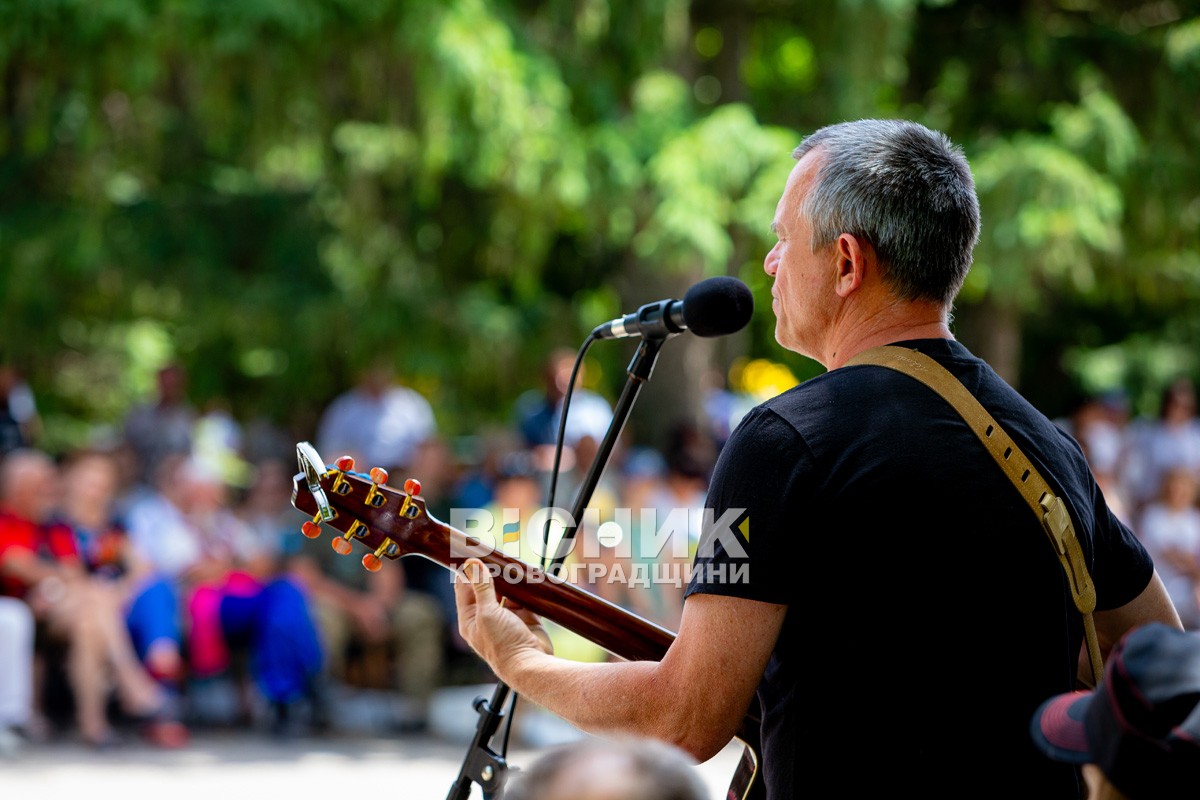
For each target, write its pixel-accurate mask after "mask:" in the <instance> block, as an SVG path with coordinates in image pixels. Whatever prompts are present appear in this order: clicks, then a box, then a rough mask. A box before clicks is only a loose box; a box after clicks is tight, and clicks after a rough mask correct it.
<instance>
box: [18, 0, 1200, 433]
mask: <svg viewBox="0 0 1200 800" xmlns="http://www.w3.org/2000/svg"><path fill="white" fill-rule="evenodd" d="M1198 78H1200V19H1198V17H1197V8H1196V3H1195V2H1192V1H1191V0H1166V1H1165V2H1137V1H1136V0H1127V1H1125V2H1117V1H1116V0H1113V1H1112V2H1102V1H1100V0H1097V1H1095V2H1079V1H1078V0H1023V1H1022V2H1019V3H1009V4H995V3H990V2H984V0H959V1H958V2H952V1H951V0H937V1H935V0H831V2H820V3H818V2H809V1H808V0H806V1H805V2H788V1H787V0H747V2H743V3H736V4H731V3H723V2H718V1H717V0H640V1H639V2H633V0H549V1H548V2H542V3H531V2H528V0H491V2H485V0H445V2H439V3H428V2H419V1H418V0H390V1H388V2H378V1H377V0H293V1H292V2H288V3H281V2H278V1H277V0H244V1H243V2H241V3H237V4H232V5H231V4H229V3H224V2H217V0H186V1H185V0H120V2H109V3H104V4H100V5H96V4H92V3H85V2H82V0H55V2H45V0H10V2H8V3H5V4H4V5H3V6H0V107H2V108H3V110H4V115H3V120H2V122H0V268H2V269H3V276H2V279H0V286H2V290H0V291H2V292H3V294H2V303H3V314H2V315H0V337H2V338H0V342H2V344H3V347H4V348H5V351H6V355H7V356H9V357H10V358H11V359H13V360H14V361H15V362H16V363H19V364H20V365H22V368H23V370H24V372H25V373H26V375H27V377H28V378H29V381H30V384H31V385H32V386H33V387H34V390H35V392H36V393H37V394H38V395H39V398H40V400H41V406H42V410H43V412H44V415H45V420H46V435H47V439H48V441H49V442H51V443H53V444H54V445H55V446H66V445H67V444H70V443H73V442H77V441H79V440H81V439H82V438H84V437H86V436H88V435H92V434H91V433H90V432H91V431H93V429H94V428H95V426H96V425H97V424H108V425H113V424H115V422H116V421H117V420H118V419H119V417H120V415H121V413H122V412H123V410H124V409H125V408H127V407H128V406H129V404H130V403H132V402H133V401H134V400H135V399H137V398H138V397H139V396H140V395H141V394H142V393H144V392H146V391H148V389H149V387H150V379H151V376H152V375H153V372H154V369H155V368H156V367H157V366H158V365H159V364H161V363H163V362H164V361H166V360H167V359H170V358H178V359H180V360H182V361H184V362H185V363H186V364H187V365H188V367H189V370H190V373H191V375H192V376H193V380H192V387H193V391H194V393H195V394H196V397H195V398H194V399H195V400H196V401H198V402H203V401H205V400H207V399H209V398H215V397H225V398H228V399H229V400H230V402H231V403H232V405H233V408H234V411H235V413H237V414H238V415H239V416H241V417H243V418H249V417H252V416H260V415H261V416H264V417H266V418H269V419H272V420H274V421H276V422H277V423H279V424H282V425H284V426H286V427H287V428H288V429H289V432H290V433H292V434H293V435H295V436H296V437H305V436H308V435H310V433H311V429H312V425H313V423H314V421H315V419H316V416H317V414H319V412H320V409H321V408H322V407H323V406H324V404H325V403H326V402H327V401H328V399H329V398H331V397H332V396H333V395H334V394H335V393H337V392H338V391H340V390H341V389H343V388H344V387H345V386H347V385H348V384H349V383H350V381H351V380H352V377H353V374H354V372H355V370H356V368H357V366H358V365H359V364H360V363H362V362H363V361H364V360H366V359H368V358H371V357H374V356H377V355H379V354H384V355H389V356H390V357H392V358H393V359H394V360H395V363H396V364H397V366H398V367H399V369H400V372H401V374H403V375H404V376H405V378H406V379H407V380H408V381H410V382H411V383H412V384H413V385H415V386H417V387H418V388H419V389H421V390H422V391H424V392H425V393H426V394H427V395H428V396H429V397H430V399H431V400H432V401H433V402H434V404H435V407H436V408H437V410H438V414H439V418H440V420H441V422H442V425H443V428H444V429H445V430H447V431H448V432H451V433H469V432H471V431H473V430H475V429H477V428H478V427H480V426H481V425H484V424H488V423H495V422H503V421H506V420H507V419H508V414H509V408H510V404H511V401H512V400H513V399H514V398H515V397H516V396H517V394H519V392H520V391H521V390H523V389H525V388H527V387H528V386H529V385H531V384H532V383H534V382H536V380H537V378H536V376H537V374H538V372H537V370H538V365H539V364H540V362H541V360H542V359H543V358H544V356H545V353H547V352H549V350H550V349H551V348H552V347H553V346H556V345H568V346H573V345H575V344H577V343H578V342H580V341H582V339H583V336H584V335H585V334H586V332H587V331H588V330H589V329H590V328H591V327H592V326H594V325H595V324H597V323H598V322H601V321H603V320H606V319H609V318H611V317H613V316H616V315H617V314H619V313H621V312H623V311H626V310H629V309H631V308H634V307H636V306H637V305H640V304H641V303H643V302H647V301H649V300H654V299H658V298H659V297H663V296H681V295H682V292H683V291H685V290H686V288H687V286H688V285H690V284H691V283H693V282H694V281H696V280H698V279H700V278H703V277H705V276H708V275H713V274H720V273H730V274H735V275H738V276H740V277H742V278H743V279H745V280H746V281H747V282H748V283H749V284H750V285H751V287H752V289H753V290H754V291H755V294H756V297H758V298H760V299H763V300H764V302H762V303H760V310H759V313H758V314H757V315H756V317H755V319H754V320H753V321H752V323H751V325H750V326H749V328H748V329H747V331H746V332H744V333H743V334H740V335H738V336H734V337H728V338H726V339H723V340H709V341H704V340H698V339H696V338H695V337H680V338H679V339H677V340H676V341H674V342H672V343H671V345H670V346H669V349H668V350H667V351H664V357H663V359H661V360H660V371H659V372H656V378H655V381H654V382H653V384H652V386H653V391H651V392H648V393H647V395H646V397H645V399H644V401H643V402H642V408H641V409H640V413H639V418H638V419H637V420H636V421H635V422H636V426H635V427H636V432H637V433H638V435H639V436H643V437H646V438H653V437H654V436H655V435H656V433H657V431H656V426H665V425H666V424H667V423H668V422H669V421H670V419H669V417H668V415H667V413H666V412H668V411H669V412H671V415H674V414H676V413H678V414H685V415H686V414H694V413H696V411H697V409H698V402H699V396H700V393H699V392H698V391H693V388H694V387H699V385H700V381H701V380H702V376H703V375H705V374H707V373H708V371H709V368H712V367H715V368H716V369H717V370H721V369H724V368H725V367H726V366H728V365H729V364H730V363H731V362H732V361H733V358H734V357H735V356H739V355H748V356H752V357H753V356H764V355H765V356H768V357H771V358H776V359H779V360H780V361H781V362H782V363H783V364H785V365H786V366H787V367H788V368H789V369H790V370H791V371H792V372H793V373H794V374H795V375H796V376H797V377H799V378H800V379H803V378H804V377H806V376H808V375H812V374H815V373H816V372H817V371H819V367H818V366H817V365H815V364H813V363H812V362H809V361H807V360H806V359H802V358H800V357H799V356H794V355H792V354H787V353H783V352H781V351H780V350H779V349H778V347H777V346H775V345H774V343H773V341H772V331H773V320H771V319H770V314H769V313H768V312H766V311H765V310H764V309H765V298H766V297H767V296H768V293H767V292H768V290H767V284H768V281H767V279H766V277H765V276H764V275H763V273H762V270H761V259H762V256H763V255H764V254H765V252H766V250H767V249H768V248H769V246H770V244H771V241H770V235H769V229H768V225H769V222H770V219H771V216H772V213H773V209H774V206H775V202H776V201H777V199H778V195H779V192H780V190H781V187H782V185H783V180H784V176H785V175H786V173H787V170H788V169H789V168H790V165H791V161H790V157H789V154H790V151H791V149H792V148H793V147H794V146H795V144H797V143H798V141H799V139H800V137H801V136H802V134H803V133H804V132H807V131H811V130H812V129H814V128H816V127H818V126H820V125H823V124H826V123H829V122H834V121H837V120H840V119H847V118H853V117H860V116H867V115H872V116H907V117H911V118H914V119H918V120H920V121H923V122H926V123H928V124H931V125H933V126H935V127H938V128H941V129H943V130H946V131H947V132H948V133H949V134H950V135H951V136H952V137H953V138H954V139H955V140H956V141H958V142H960V143H961V144H963V146H964V147H965V148H966V150H967V153H968V155H969V156H970V158H971V159H972V163H973V164H974V166H975V169H976V172H977V179H978V183H979V188H980V193H981V197H982V201H983V204H984V209H983V210H984V221H985V223H984V224H985V227H984V234H983V240H982V242H981V244H980V249H979V252H978V259H977V265H976V268H975V270H974V271H973V274H972V276H971V279H970V282H969V283H968V286H967V288H966V290H965V292H964V295H963V297H962V299H961V302H960V304H959V308H958V322H957V330H958V333H959V335H960V337H961V338H963V339H964V340H965V341H967V343H968V344H969V345H970V346H972V347H974V348H975V349H977V350H978V351H980V352H981V354H983V355H986V356H989V357H990V358H992V359H994V361H995V363H996V364H997V366H998V367H999V368H1001V369H1002V371H1004V372H1005V374H1006V375H1008V376H1009V377H1010V378H1012V379H1013V380H1025V381H1026V382H1030V381H1031V382H1032V383H1030V385H1029V387H1027V388H1028V389H1029V390H1030V391H1031V392H1032V393H1033V395H1034V397H1035V399H1040V400H1043V401H1045V402H1047V403H1052V402H1054V400H1055V396H1056V395H1055V394H1054V391H1053V390H1052V388H1051V387H1052V384H1053V382H1054V380H1059V382H1061V377H1062V375H1063V373H1064V370H1065V371H1067V372H1070V373H1071V374H1072V375H1073V376H1074V377H1076V378H1077V379H1079V380H1080V381H1082V380H1084V376H1085V373H1086V375H1088V376H1091V377H1089V378H1088V380H1091V381H1093V382H1095V381H1096V380H1098V378H1097V377H1096V376H1098V375H1102V374H1103V375H1108V376H1119V379H1130V380H1140V381H1143V382H1146V383H1147V385H1149V383H1150V382H1153V381H1154V380H1157V378H1155V377H1153V376H1151V375H1149V374H1146V375H1143V376H1142V377H1140V378H1138V377H1137V370H1136V366H1137V364H1139V363H1144V359H1143V358H1142V357H1141V356H1139V355H1138V354H1140V353H1144V352H1145V346H1146V344H1145V343H1146V341H1147V340H1148V339H1149V340H1150V341H1156V342H1162V343H1163V346H1164V348H1166V350H1164V352H1171V353H1177V352H1180V350H1179V348H1178V345H1179V344H1181V343H1186V342H1190V341H1194V337H1195V335H1196V333H1197V331H1195V330H1193V328H1194V327H1195V323H1190V322H1186V321H1181V320H1183V319H1184V318H1183V317H1181V314H1183V313H1184V312H1185V310H1186V309H1187V308H1189V307H1190V304H1191V303H1193V302H1194V301H1195V300H1197V299H1200V269H1198V267H1200V264H1198V263H1197V261H1198V260H1200V255H1198V253H1200V248H1197V247H1196V244H1197V228H1198V227H1200V199H1198V197H1197V186H1200V176H1198V175H1197V166H1196V162H1195V159H1194V158H1192V157H1191V154H1192V153H1194V152H1195V151H1196V146H1197V144H1198V143H1197V141H1196V139H1197V137H1198V136H1200V132H1198V131H1197V129H1196V127H1195V126H1194V125H1193V124H1192V122H1191V117H1192V116H1193V115H1194V111H1195V97H1196V96H1197V94H1198V93H1197V89H1198V86H1197V83H1198ZM1186 319H1190V316H1189V317H1187V318H1186ZM1067 324H1074V325H1075V327H1065V326H1066V325H1067ZM1022 335H1023V336H1024V337H1025V338H1024V339H1023V338H1022ZM1147 337H1148V339H1147ZM1123 342H1128V343H1129V344H1128V347H1126V346H1125V345H1123ZM1093 352H1095V353H1100V354H1102V357H1100V356H1098V357H1096V358H1090V357H1089V353H1093ZM1121 353H1125V354H1126V355H1125V356H1122V355H1120V354H1121ZM1114 354H1116V355H1114ZM628 356H629V351H627V350H626V349H624V348H621V347H619V346H609V347H606V348H603V349H601V348H596V349H595V351H594V353H593V358H594V360H595V361H596V368H595V369H593V370H591V371H590V374H591V375H593V376H594V377H595V378H596V380H597V381H598V382H599V388H600V389H601V390H603V391H605V392H607V393H609V394H610V395H612V394H614V393H615V391H616V389H617V388H618V387H619V385H620V383H621V381H622V379H623V371H624V367H625V365H626V362H627V360H628ZM1098 363H1102V364H1105V365H1107V366H1106V367H1105V368H1103V369H1101V368H1099V367H1097V366H1095V365H1096V364H1098ZM1155 363H1166V362H1163V361H1162V360H1161V359H1159V360H1158V361H1156V362H1155ZM1171 363H1178V359H1175V361H1174V362H1171ZM1114 364H1125V367H1122V368H1119V369H1118V368H1116V367H1114V366H1113V365H1114ZM1179 366H1180V368H1182V369H1191V370H1193V371H1194V370H1196V369H1198V368H1200V365H1197V364H1185V363H1179ZM1161 371H1162V370H1159V372H1161ZM1155 374H1157V373H1155ZM1114 379H1118V378H1114Z"/></svg>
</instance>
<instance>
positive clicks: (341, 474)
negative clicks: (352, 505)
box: [333, 456, 354, 494]
mask: <svg viewBox="0 0 1200 800" xmlns="http://www.w3.org/2000/svg"><path fill="white" fill-rule="evenodd" d="M333 467H334V471H335V472H337V477H336V478H335V479H334V481H333V493H334V494H349V493H350V484H349V483H347V482H346V473H347V472H351V471H352V470H353V469H354V459H353V458H351V457H350V456H342V457H341V458H339V459H338V460H337V461H335V462H333Z"/></svg>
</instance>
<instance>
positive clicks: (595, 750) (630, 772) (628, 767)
mask: <svg viewBox="0 0 1200 800" xmlns="http://www.w3.org/2000/svg"><path fill="white" fill-rule="evenodd" d="M694 766H695V762H693V761H692V760H691V759H689V758H688V757H687V756H686V755H685V754H684V753H683V752H682V751H681V750H678V749H676V748H674V747H671V746H670V745H667V744H664V743H662V742H658V741H655V740H652V739H622V740H614V741H609V740H605V739H585V740H582V741H579V742H575V743H572V744H567V745H561V746H559V747H555V748H553V749H551V750H549V751H547V752H546V753H544V754H542V755H541V756H539V757H538V758H537V760H536V761H534V762H533V763H532V764H530V765H529V767H528V768H525V769H521V770H518V771H515V772H514V773H512V774H511V775H510V776H509V777H508V779H507V781H506V782H505V785H504V789H503V790H502V791H501V792H500V800H705V798H707V796H708V791H707V789H706V787H705V785H704V782H703V781H702V780H701V779H700V776H699V774H697V773H696V771H695V769H694Z"/></svg>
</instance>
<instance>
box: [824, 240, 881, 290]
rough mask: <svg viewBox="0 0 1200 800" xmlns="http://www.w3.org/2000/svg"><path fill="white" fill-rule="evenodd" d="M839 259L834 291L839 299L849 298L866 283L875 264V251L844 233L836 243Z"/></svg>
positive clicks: (835, 247)
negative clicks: (868, 274)
mask: <svg viewBox="0 0 1200 800" xmlns="http://www.w3.org/2000/svg"><path fill="white" fill-rule="evenodd" d="M834 251H835V253H836V257H837V265H836V266H837V276H836V278H835V284H834V290H835V291H836V292H837V293H838V296H839V297H849V296H850V295H851V294H853V293H854V292H855V291H857V290H858V289H859V288H860V287H862V285H863V282H864V281H866V278H867V271H868V270H869V269H870V268H872V266H873V265H874V263H875V250H874V248H872V247H871V245H870V244H868V243H866V242H864V241H862V240H861V239H859V238H858V237H857V236H854V235H853V234H849V233H843V234H842V235H840V236H838V238H837V242H835V243H834Z"/></svg>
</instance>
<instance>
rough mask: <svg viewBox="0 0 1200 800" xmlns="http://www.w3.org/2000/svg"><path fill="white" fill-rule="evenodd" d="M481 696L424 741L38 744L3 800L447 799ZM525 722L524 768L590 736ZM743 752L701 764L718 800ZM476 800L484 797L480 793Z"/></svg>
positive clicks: (463, 703)
mask: <svg viewBox="0 0 1200 800" xmlns="http://www.w3.org/2000/svg"><path fill="white" fill-rule="evenodd" d="M484 688H486V687H484ZM477 694H478V693H476V692H475V691H474V690H473V689H472V688H470V687H467V688H463V689H461V690H458V691H455V692H452V693H448V694H446V695H444V696H442V697H440V698H439V702H438V708H437V713H436V715H435V724H434V729H433V730H432V731H431V732H429V733H425V734H422V735H378V734H371V733H363V732H347V731H344V730H343V731H341V732H339V733H335V734H333V735H331V736H327V737H321V738H317V737H307V736H299V737H296V738H294V739H291V740H285V741H277V740H274V739H272V738H270V737H269V736H266V735H265V734H263V733H261V732H257V731H236V730H232V729H230V730H215V729H214V730H209V731H207V732H200V733H198V734H196V736H195V737H194V738H193V741H192V742H191V744H190V745H189V746H188V747H187V748H186V749H183V750H179V751H162V750H155V749H153V748H149V747H146V746H144V745H141V744H138V743H131V744H126V745H124V746H121V747H119V748H116V749H113V750H106V751H103V752H97V751H95V750H92V749H90V748H87V747H84V746H82V745H81V744H78V743H75V742H73V741H70V740H59V741H55V742H53V743H48V744H35V745H29V746H26V747H25V749H24V750H23V751H22V752H21V753H20V754H19V755H18V756H17V757H16V758H13V759H7V760H4V759H0V798H9V797H12V798H18V797H19V798H27V800H59V799H60V798H62V800H78V799H79V798H87V800H108V798H114V800H116V799H117V798H120V799H121V800H142V798H153V799H154V800H160V799H161V800H192V798H196V800H241V798H254V799H255V800H260V799H261V800H303V799H304V798H310V797H311V798H317V797H320V798H326V797H328V798H330V800H359V799H360V798H361V799H362V800H367V799H368V798H371V799H372V800H373V799H374V798H394V800H441V799H442V798H445V797H446V796H447V794H448V793H449V790H450V787H451V785H452V784H453V782H454V779H455V777H456V776H457V774H458V770H459V767H460V766H461V764H462V760H463V756H464V755H465V753H466V749H467V743H468V742H469V738H470V735H471V733H472V732H473V730H474V723H475V719H477V717H476V716H475V712H474V711H473V710H472V709H471V705H470V701H471V699H473V696H476V695H477ZM353 705H354V703H353V702H350V701H347V702H346V703H345V704H344V708H343V710H344V711H347V712H350V713H353V712H352V707H353ZM358 713H360V714H361V713H362V710H361V708H360V709H359V712H358ZM517 721H519V722H520V723H521V725H520V726H519V728H518V727H517V726H514V740H513V744H512V746H510V748H509V753H508V762H509V764H510V765H512V766H513V767H515V768H519V767H520V766H521V765H522V764H528V763H529V762H530V761H532V759H533V758H535V757H536V756H537V755H538V753H540V752H542V751H543V749H544V747H547V746H551V745H552V744H555V743H557V742H560V741H569V740H571V739H572V738H578V737H579V736H581V734H579V733H578V731H575V730H574V729H572V728H570V727H569V726H566V725H565V724H563V723H562V722H561V720H558V719H557V718H551V717H549V715H546V714H545V713H544V712H540V711H539V710H537V709H527V710H526V712H525V714H524V716H521V715H518V717H517ZM518 730H519V731H520V732H521V733H520V735H518V733H517V731H518ZM740 752H741V751H740V748H739V747H737V746H736V744H734V745H731V746H730V747H729V748H726V750H724V751H723V752H722V753H720V754H718V755H717V756H716V757H715V758H713V759H712V760H711V761H709V762H707V763H706V764H702V765H700V767H698V770H699V772H700V774H701V775H702V777H703V778H704V779H705V781H706V783H708V784H709V785H710V786H711V787H712V796H713V798H714V799H715V798H722V797H724V790H725V787H726V786H727V784H728V781H729V777H730V776H731V775H732V774H733V770H734V767H735V765H736V763H737V759H738V757H739V755H740ZM472 798H476V799H478V798H482V793H481V792H480V790H479V789H478V787H476V788H475V789H474V790H473V793H472Z"/></svg>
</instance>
